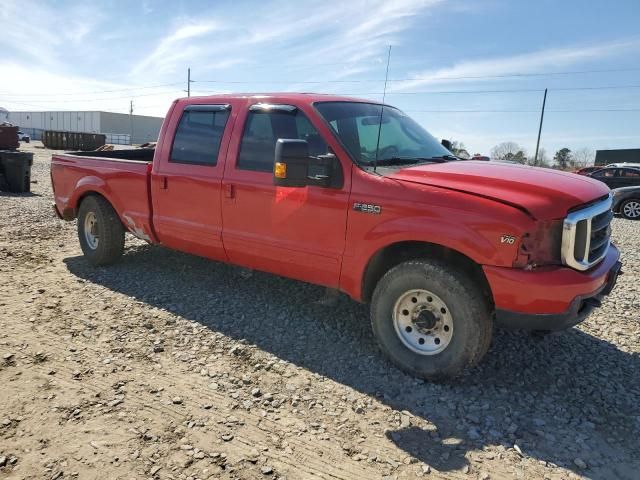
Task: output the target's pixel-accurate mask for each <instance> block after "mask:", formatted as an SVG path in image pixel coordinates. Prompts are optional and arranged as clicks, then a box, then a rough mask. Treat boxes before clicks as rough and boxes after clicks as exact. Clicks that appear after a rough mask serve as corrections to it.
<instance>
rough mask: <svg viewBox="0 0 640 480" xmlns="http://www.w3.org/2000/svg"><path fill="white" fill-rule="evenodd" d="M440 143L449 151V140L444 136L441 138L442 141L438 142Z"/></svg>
mask: <svg viewBox="0 0 640 480" xmlns="http://www.w3.org/2000/svg"><path fill="white" fill-rule="evenodd" d="M440 144H441V145H442V146H443V147H444V148H446V149H447V150H449V151H451V147H452V145H451V141H450V140H447V139H446V138H443V139H442V141H441V142H440Z"/></svg>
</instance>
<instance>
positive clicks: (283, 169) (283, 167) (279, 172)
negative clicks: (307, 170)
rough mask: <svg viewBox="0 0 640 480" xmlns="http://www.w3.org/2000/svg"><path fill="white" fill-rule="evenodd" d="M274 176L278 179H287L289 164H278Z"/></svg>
mask: <svg viewBox="0 0 640 480" xmlns="http://www.w3.org/2000/svg"><path fill="white" fill-rule="evenodd" d="M273 174H274V176H275V177H276V178H287V164H286V163H282V162H276V165H275V168H274V170H273Z"/></svg>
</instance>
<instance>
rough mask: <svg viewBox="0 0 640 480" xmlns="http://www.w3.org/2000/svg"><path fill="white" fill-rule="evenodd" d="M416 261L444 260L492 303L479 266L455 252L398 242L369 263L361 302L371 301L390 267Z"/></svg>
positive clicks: (417, 243)
mask: <svg viewBox="0 0 640 480" xmlns="http://www.w3.org/2000/svg"><path fill="white" fill-rule="evenodd" d="M419 258H433V259H438V260H444V261H445V262H446V263H448V264H450V265H451V266H452V267H453V268H455V269H457V270H459V271H461V272H464V273H466V274H468V275H470V276H471V277H472V279H473V280H474V281H476V282H477V284H478V285H480V288H481V289H482V292H483V293H484V295H485V296H486V297H487V298H488V299H489V300H490V301H491V303H493V296H492V294H491V287H490V286H489V282H488V281H487V277H486V276H485V275H484V272H483V271H482V267H481V266H480V265H479V264H477V263H476V262H474V261H473V260H472V259H471V258H469V257H467V256H466V255H464V254H462V253H460V252H458V251H457V250H452V249H450V248H447V247H444V246H442V245H438V244H435V243H428V242H399V243H394V244H392V245H388V246H387V247H384V248H383V249H381V250H379V251H378V252H376V254H375V255H374V256H373V257H372V258H371V260H369V264H368V265H367V268H366V270H365V274H364V278H363V279H362V300H363V301H364V302H369V301H370V300H371V297H372V296H373V291H374V289H375V288H376V285H377V284H378V282H379V281H380V279H381V278H382V277H383V276H384V274H385V273H387V272H388V271H389V270H391V269H392V268H393V267H395V266H396V265H399V264H401V263H403V262H406V261H409V260H416V259H419Z"/></svg>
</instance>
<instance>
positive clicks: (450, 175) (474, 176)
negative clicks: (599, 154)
mask: <svg viewBox="0 0 640 480" xmlns="http://www.w3.org/2000/svg"><path fill="white" fill-rule="evenodd" d="M387 178H393V179H396V180H401V181H405V182H412V183H419V184H422V185H432V186H436V187H441V188H447V189H451V190H457V191H461V192H466V193H470V194H473V195H478V196H482V197H486V198H491V199H494V200H496V201H500V202H503V203H508V204H511V205H514V206H517V207H519V208H522V209H525V210H527V211H528V212H529V213H530V214H531V215H532V216H534V217H535V218H537V219H539V220H550V219H555V218H562V217H564V216H566V214H567V211H568V210H569V209H571V208H572V207H576V206H578V205H581V204H584V203H588V202H591V201H593V200H595V199H597V198H600V197H602V196H605V195H607V194H608V193H609V187H607V186H606V185H605V184H604V183H602V182H599V181H598V180H594V179H591V178H589V177H585V176H582V175H577V174H575V173H567V172H560V171H558V170H551V169H548V168H538V167H528V166H524V165H515V164H509V163H500V162H481V161H455V162H447V163H439V164H428V165H420V166H416V167H409V168H403V169H401V170H397V171H394V172H393V173H391V174H389V175H387Z"/></svg>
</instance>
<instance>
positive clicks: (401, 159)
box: [366, 155, 458, 165]
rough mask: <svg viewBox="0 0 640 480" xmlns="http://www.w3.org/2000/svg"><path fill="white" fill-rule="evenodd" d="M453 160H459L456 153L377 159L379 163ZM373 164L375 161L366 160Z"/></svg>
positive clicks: (405, 163) (401, 163) (394, 163)
mask: <svg viewBox="0 0 640 480" xmlns="http://www.w3.org/2000/svg"><path fill="white" fill-rule="evenodd" d="M451 160H458V157H456V156H454V155H441V156H436V157H389V158H380V159H378V161H377V164H378V165H413V164H416V163H424V162H433V163H445V162H449V161H451ZM366 163H367V164H368V165H371V164H372V163H373V162H372V161H369V162H366Z"/></svg>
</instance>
